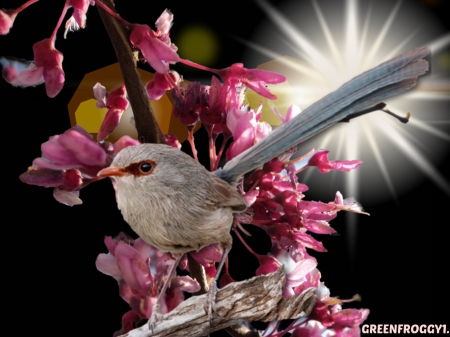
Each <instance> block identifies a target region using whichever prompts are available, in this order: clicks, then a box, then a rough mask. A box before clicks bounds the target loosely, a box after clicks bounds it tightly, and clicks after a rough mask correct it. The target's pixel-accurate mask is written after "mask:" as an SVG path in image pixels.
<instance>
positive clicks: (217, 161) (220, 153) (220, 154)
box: [214, 134, 231, 171]
mask: <svg viewBox="0 0 450 337" xmlns="http://www.w3.org/2000/svg"><path fill="white" fill-rule="evenodd" d="M230 138H231V135H228V134H227V135H224V136H223V141H222V146H221V147H220V150H219V154H218V155H217V159H216V165H214V171H217V169H218V168H219V162H220V158H222V153H223V150H224V149H225V145H227V142H228V140H229V139H230Z"/></svg>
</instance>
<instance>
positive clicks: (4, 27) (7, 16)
mask: <svg viewBox="0 0 450 337" xmlns="http://www.w3.org/2000/svg"><path fill="white" fill-rule="evenodd" d="M16 16H17V13H15V12H13V11H10V10H6V9H0V35H6V34H8V33H9V30H10V29H11V27H12V26H13V24H14V20H15V19H16Z"/></svg>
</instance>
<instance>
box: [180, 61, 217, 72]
mask: <svg viewBox="0 0 450 337" xmlns="http://www.w3.org/2000/svg"><path fill="white" fill-rule="evenodd" d="M179 62H180V63H183V64H185V65H187V66H190V67H193V68H197V69H201V70H206V71H209V72H212V73H215V74H219V70H217V69H213V68H208V67H205V66H202V65H201V64H198V63H195V62H192V61H189V60H185V59H182V58H180V61H179Z"/></svg>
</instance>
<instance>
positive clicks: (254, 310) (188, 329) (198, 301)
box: [122, 268, 316, 337]
mask: <svg viewBox="0 0 450 337" xmlns="http://www.w3.org/2000/svg"><path fill="white" fill-rule="evenodd" d="M285 276H286V275H285V272H284V268H279V269H278V271H276V272H274V273H272V274H269V275H264V276H258V277H253V278H251V279H249V280H246V281H242V282H234V283H230V284H229V285H227V286H226V287H224V288H223V289H220V290H219V291H218V293H217V299H216V314H215V317H214V319H213V322H212V325H211V324H210V322H209V320H208V315H207V314H206V313H205V310H204V304H205V300H206V295H201V296H193V297H191V298H189V299H187V300H186V301H184V302H182V303H181V304H180V305H179V306H178V307H177V308H175V309H174V310H173V311H171V312H169V313H167V314H165V315H164V316H163V319H162V321H161V322H159V323H157V325H156V327H155V330H154V334H152V332H151V331H150V330H149V328H148V325H147V324H144V325H143V326H142V327H140V328H137V329H134V330H132V331H130V332H128V333H127V334H125V335H122V336H123V337H149V336H154V337H162V336H166V337H175V336H191V337H198V336H205V335H208V334H210V333H212V332H214V331H217V330H220V329H225V328H227V327H239V323H241V322H244V321H262V322H270V321H274V320H285V319H296V318H299V317H301V316H304V315H306V316H307V315H309V313H310V312H311V310H312V308H313V306H314V304H315V302H316V289H314V288H309V289H307V290H305V291H304V292H303V293H301V294H299V295H295V296H291V297H288V298H284V297H283V287H284V284H285ZM243 335H245V334H243ZM256 336H257V335H256Z"/></svg>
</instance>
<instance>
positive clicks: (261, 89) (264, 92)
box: [242, 79, 277, 100]
mask: <svg viewBox="0 0 450 337" xmlns="http://www.w3.org/2000/svg"><path fill="white" fill-rule="evenodd" d="M242 83H244V84H245V85H246V86H247V87H248V88H250V89H252V90H253V91H254V92H256V93H257V94H259V95H261V96H262V97H266V98H268V99H271V100H276V99H277V96H276V95H274V94H272V93H271V92H270V91H269V89H267V87H266V86H265V85H264V83H263V82H261V81H258V80H256V81H249V80H245V79H244V80H243V81H242Z"/></svg>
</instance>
